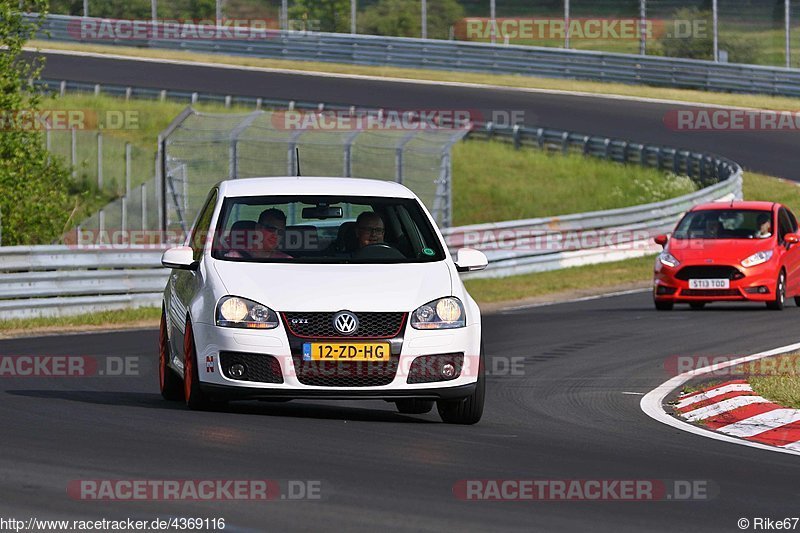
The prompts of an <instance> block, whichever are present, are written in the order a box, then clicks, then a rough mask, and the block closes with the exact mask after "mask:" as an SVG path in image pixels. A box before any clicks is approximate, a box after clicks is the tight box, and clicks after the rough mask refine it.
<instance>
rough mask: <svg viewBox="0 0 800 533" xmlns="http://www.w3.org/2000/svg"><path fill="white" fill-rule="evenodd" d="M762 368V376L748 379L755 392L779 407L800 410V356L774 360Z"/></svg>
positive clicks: (791, 355) (782, 357)
mask: <svg viewBox="0 0 800 533" xmlns="http://www.w3.org/2000/svg"><path fill="white" fill-rule="evenodd" d="M760 368H762V369H764V372H763V373H762V375H758V376H752V377H750V378H749V379H748V381H749V382H750V386H752V387H753V390H754V391H755V392H756V393H757V394H759V395H761V396H763V397H764V398H767V399H769V400H772V401H773V402H775V403H777V404H779V405H782V406H784V407H792V408H794V409H800V354H797V353H794V354H789V355H782V356H779V357H775V358H772V360H770V361H769V364H764V363H763V362H762V363H761V365H760ZM769 369H774V372H770V371H769Z"/></svg>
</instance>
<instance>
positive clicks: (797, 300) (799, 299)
mask: <svg viewBox="0 0 800 533" xmlns="http://www.w3.org/2000/svg"><path fill="white" fill-rule="evenodd" d="M794 305H796V306H797V307H800V296H795V297H794Z"/></svg>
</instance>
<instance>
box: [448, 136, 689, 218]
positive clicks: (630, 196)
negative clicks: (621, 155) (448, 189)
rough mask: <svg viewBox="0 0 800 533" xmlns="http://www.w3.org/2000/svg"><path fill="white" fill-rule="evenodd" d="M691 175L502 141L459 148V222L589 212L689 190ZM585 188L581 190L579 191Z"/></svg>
mask: <svg viewBox="0 0 800 533" xmlns="http://www.w3.org/2000/svg"><path fill="white" fill-rule="evenodd" d="M695 190H697V185H696V184H695V183H694V182H692V181H691V180H690V179H689V178H687V177H680V176H674V175H669V174H666V173H665V172H663V171H659V170H655V169H651V168H643V167H640V166H638V165H623V164H621V163H615V162H612V161H605V160H602V159H597V158H594V157H585V156H583V155H579V154H570V155H567V156H563V155H562V154H561V153H547V152H542V151H539V150H537V149H534V148H524V147H523V148H522V149H519V150H515V149H514V147H513V146H511V145H510V144H507V143H503V142H500V141H489V142H486V141H467V142H462V143H459V144H457V145H455V146H454V147H453V199H454V201H453V224H454V225H455V226H461V225H465V224H478V223H482V222H497V221H501V220H518V219H524V218H532V217H545V216H554V215H564V214H568V213H583V212H587V211H600V210H604V209H614V208H617V207H626V206H631V205H639V204H644V203H649V202H658V201H660V200H666V199H668V198H674V197H676V196H681V195H684V194H689V193H690V192H693V191H695ZM576 191H580V194H576Z"/></svg>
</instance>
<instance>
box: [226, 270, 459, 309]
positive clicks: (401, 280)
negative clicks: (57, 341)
mask: <svg viewBox="0 0 800 533" xmlns="http://www.w3.org/2000/svg"><path fill="white" fill-rule="evenodd" d="M214 268H215V270H216V272H217V274H218V275H219V276H220V278H221V281H222V283H223V285H224V286H225V289H226V290H227V293H228V294H231V295H234V296H241V297H243V298H248V299H250V300H254V301H256V302H258V303H260V304H263V305H266V306H267V307H270V308H272V309H274V310H275V311H279V312H281V311H340V310H342V309H349V310H352V311H367V310H368V311H407V312H410V311H413V310H414V309H416V308H417V307H419V306H420V305H422V304H425V303H427V302H429V301H431V300H434V299H436V298H440V297H442V296H450V295H451V294H452V280H451V278H450V269H449V268H448V266H447V264H446V263H445V261H439V262H436V263H424V264H382V265H374V264H373V265H355V264H336V265H319V264H298V263H294V264H286V263H246V262H234V261H219V260H214Z"/></svg>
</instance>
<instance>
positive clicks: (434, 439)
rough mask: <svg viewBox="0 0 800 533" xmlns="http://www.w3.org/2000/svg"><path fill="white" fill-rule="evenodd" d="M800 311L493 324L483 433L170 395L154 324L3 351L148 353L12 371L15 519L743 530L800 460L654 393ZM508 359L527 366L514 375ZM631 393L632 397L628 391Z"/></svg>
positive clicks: (789, 490) (715, 309)
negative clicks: (695, 418)
mask: <svg viewBox="0 0 800 533" xmlns="http://www.w3.org/2000/svg"><path fill="white" fill-rule="evenodd" d="M798 320H800V309H798V308H797V307H795V306H794V305H791V306H788V307H787V309H785V310H784V311H783V312H770V311H767V310H766V309H764V308H763V307H762V306H760V305H756V306H753V305H733V304H729V305H716V304H715V305H712V306H711V307H710V308H707V309H706V310H702V311H690V310H688V308H680V306H679V308H676V310H675V311H673V312H669V313H657V312H656V311H654V310H653V309H652V303H651V301H650V296H649V295H648V294H647V293H637V294H630V295H623V296H615V297H608V298H601V299H596V300H591V301H583V302H574V303H563V304H559V305H554V306H547V307H538V308H530V309H522V310H516V311H509V312H504V313H500V314H494V315H488V316H486V317H485V321H484V324H485V341H486V351H487V355H488V362H487V368H488V369H489V371H490V376H489V378H488V381H487V391H488V397H487V404H486V411H485V413H484V417H483V420H482V421H481V422H480V423H479V424H478V425H475V426H452V425H446V424H443V423H441V422H439V421H438V417H437V416H436V415H435V414H428V415H419V416H412V415H400V414H397V413H396V412H395V410H394V408H393V406H392V405H391V404H388V403H385V402H380V401H366V402H353V401H348V402H330V401H295V402H290V403H283V404H267V403H263V402H243V403H232V404H230V405H229V407H227V408H226V410H225V411H221V412H194V411H189V410H187V409H185V408H184V407H183V406H182V405H181V404H176V403H171V402H166V401H163V400H162V399H161V397H160V395H159V394H158V389H157V385H156V383H157V374H156V364H155V361H156V342H157V332H156V331H154V330H153V331H149V330H148V331H130V332H122V333H104V334H93V335H75V336H55V337H41V338H34V339H18V340H7V341H2V342H0V354H3V355H12V354H13V355H26V354H28V355H42V354H47V355H91V356H96V357H98V358H100V359H102V358H104V357H109V356H111V357H139V358H140V362H141V365H140V366H141V370H140V375H139V376H135V377H126V378H121V377H95V378H35V379H34V378H5V379H0V390H2V396H1V397H2V402H0V420H2V426H3V431H2V433H3V437H2V450H3V453H2V454H0V472H2V473H3V475H2V477H0V510H2V511H3V514H4V515H5V516H14V517H17V518H20V517H26V516H29V515H30V516H37V517H47V516H53V517H58V518H62V519H65V518H69V519H89V518H102V517H105V518H115V517H133V518H139V519H149V520H151V519H153V518H155V517H166V516H178V517H180V516H205V517H224V518H225V519H226V522H227V524H228V527H229V528H230V530H231V531H239V530H270V531H283V530H296V529H301V528H309V529H312V530H323V529H324V530H330V531H333V530H363V531H374V530H376V529H384V530H419V531H422V530H429V531H459V530H464V531H511V530H520V531H523V530H524V531H530V530H541V531H676V530H678V531H681V530H686V531H736V530H737V527H736V520H737V519H738V518H740V517H748V518H752V517H756V516H758V517H771V518H779V517H784V516H793V515H796V514H797V479H798V476H800V463H798V461H797V458H796V457H794V456H789V455H785V454H779V453H774V452H769V451H762V450H756V449H752V448H747V447H743V446H738V445H733V444H728V443H723V442H718V441H714V440H711V439H706V438H703V437H700V436H697V435H693V434H690V433H686V432H682V431H679V430H676V429H674V428H671V427H668V426H665V425H662V424H659V423H658V422H655V421H654V420H652V419H650V418H649V417H647V416H646V415H645V414H644V413H643V412H642V411H641V410H640V408H639V400H640V399H641V396H640V395H637V394H629V393H645V392H648V391H649V390H651V389H652V388H654V387H655V386H657V385H659V384H660V383H662V382H663V381H665V380H666V379H667V378H668V377H669V376H670V371H669V368H670V365H669V362H668V361H669V360H670V359H669V358H670V357H671V356H674V355H678V354H680V355H686V354H695V355H696V354H703V355H731V354H747V353H751V352H755V351H758V350H762V349H765V348H772V347H777V346H780V345H783V344H788V343H790V342H795V341H796V340H797V338H796V335H795V333H794V331H795V329H796V324H797V322H798ZM511 358H523V359H524V366H523V368H522V371H519V370H517V371H514V372H508V371H507V370H506V369H507V364H506V363H507V362H508V361H509V360H510V359H511ZM626 393H628V394H626ZM520 478H524V479H646V480H653V479H657V480H674V479H680V480H705V481H706V482H707V483H708V485H709V486H710V487H712V489H713V490H712V491H711V493H712V494H713V495H714V497H713V498H712V499H709V500H706V501H655V502H653V501H650V502H646V501H629V502H531V501H527V502H490V501H462V500H459V499H457V498H456V497H454V495H453V491H452V489H453V486H454V484H455V483H457V482H458V481H459V480H464V479H520ZM79 479H276V480H316V481H320V482H321V495H322V499H321V500H314V501H280V500H279V501H272V502H266V503H265V502H252V501H244V502H216V503H211V502H195V503H190V502H141V501H135V502H130V501H128V502H113V503H107V502H106V503H103V502H94V501H76V500H73V499H71V498H70V497H68V496H67V494H66V487H67V485H68V483H69V482H70V481H71V480H79Z"/></svg>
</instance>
